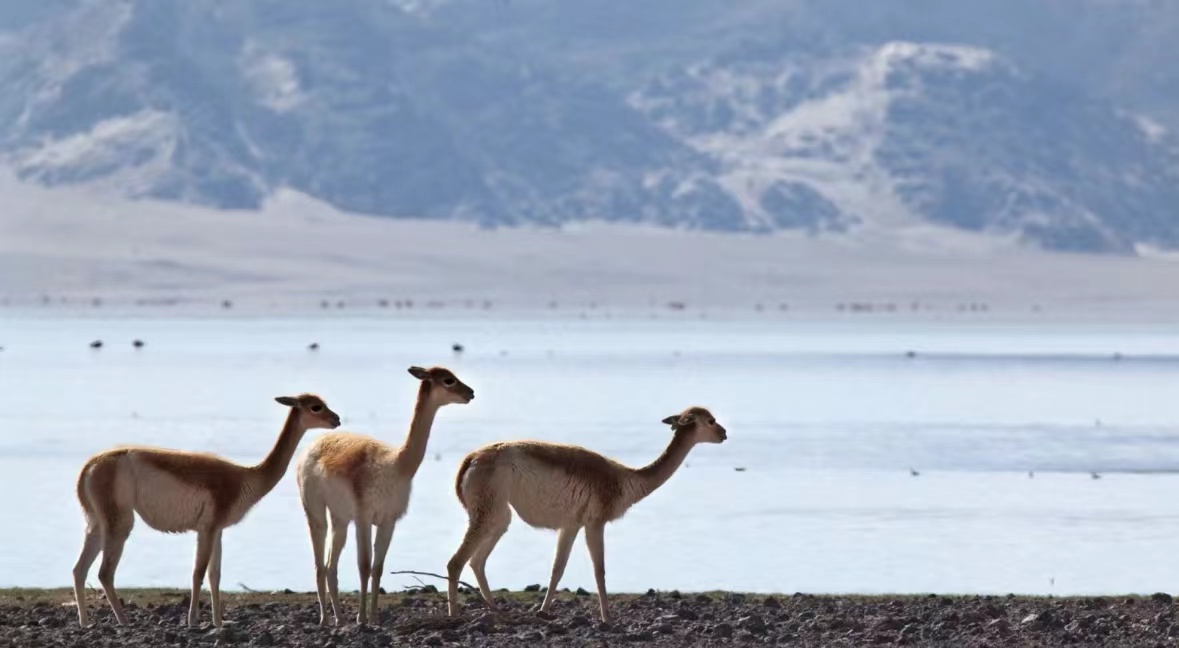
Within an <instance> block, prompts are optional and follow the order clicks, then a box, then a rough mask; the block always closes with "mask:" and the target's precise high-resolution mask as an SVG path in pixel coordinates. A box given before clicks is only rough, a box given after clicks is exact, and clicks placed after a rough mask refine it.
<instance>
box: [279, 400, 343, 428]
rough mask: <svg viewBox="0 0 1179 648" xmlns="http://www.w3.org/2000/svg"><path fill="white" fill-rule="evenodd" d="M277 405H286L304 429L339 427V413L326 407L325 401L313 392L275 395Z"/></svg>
mask: <svg viewBox="0 0 1179 648" xmlns="http://www.w3.org/2000/svg"><path fill="white" fill-rule="evenodd" d="M274 400H275V401H277V402H278V404H279V405H286V406H287V407H289V408H291V409H292V410H293V411H292V412H291V414H292V415H294V416H296V417H297V418H296V420H297V423H296V424H297V425H298V426H299V427H301V428H302V429H303V430H304V431H306V430H318V429H326V430H334V429H336V428H338V427H340V415H339V414H336V413H335V412H333V411H332V410H331V409H329V408H328V406H327V403H325V402H323V399H322V398H320V397H319V396H316V395H315V394H299V395H298V396H277V397H275V399H274Z"/></svg>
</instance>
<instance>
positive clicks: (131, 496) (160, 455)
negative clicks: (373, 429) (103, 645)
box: [74, 394, 340, 626]
mask: <svg viewBox="0 0 1179 648" xmlns="http://www.w3.org/2000/svg"><path fill="white" fill-rule="evenodd" d="M275 400H276V401H278V402H279V403H282V404H283V405H286V406H288V407H290V408H291V412H290V414H289V415H288V416H287V422H286V424H285V425H284V426H283V428H282V433H281V434H279V435H278V441H277V442H275V444H274V448H273V449H272V450H271V451H270V454H268V455H267V456H266V458H265V459H263V460H262V463H260V464H258V465H256V466H242V465H239V464H236V463H233V462H231V461H227V460H225V459H222V458H220V457H217V456H214V455H211V454H202V453H196V452H184V451H180V450H164V449H160V448H144V447H126V448H115V449H113V450H107V451H105V452H100V453H98V454H96V455H94V456H93V457H91V458H90V459H89V460H88V461H87V462H86V464H85V465H84V466H82V472H81V473H80V474H79V475H78V501H79V502H81V504H82V511H83V512H84V513H85V515H86V540H85V542H84V543H83V544H82V555H81V556H79V557H78V563H77V564H76V565H75V566H74V597H75V598H76V599H77V602H78V623H80V624H81V625H83V626H85V625H86V623H87V615H86V598H85V592H84V591H83V587H84V585H85V580H86V574H87V572H89V571H90V566H91V565H92V564H94V559H95V558H96V557H97V556H98V552H100V551H101V552H102V565H101V566H100V567H99V568H98V580H99V582H100V583H102V588H103V590H104V591H105V592H106V600H107V601H109V602H110V604H111V609H112V610H114V613H115V619H116V620H118V622H119V623H127V615H126V614H124V613H123V605H122V603H120V601H119V595H118V593H116V592H115V570H116V569H117V568H118V566H119V558H120V557H122V555H123V545H124V544H125V543H126V542H127V536H129V535H130V534H131V527H132V525H134V523H135V513H138V514H139V517H141V518H143V521H144V522H146V523H147V525H148V526H150V527H151V528H153V529H156V530H157V531H164V532H166V533H180V532H184V531H196V532H197V553H196V565H195V566H194V567H193V570H192V599H191V602H190V603H189V606H188V624H189V625H190V626H195V625H197V618H198V616H199V610H200V594H201V581H203V580H204V579H205V572H206V571H208V574H209V590H210V592H211V594H212V598H213V623H214V625H217V626H220V625H221V612H222V609H221V590H220V585H221V531H222V529H225V528H226V527H229V526H233V525H234V524H237V523H238V522H240V521H241V519H242V518H243V517H245V515H246V513H247V512H248V511H249V510H250V509H251V508H253V506H254V505H255V504H257V503H258V501H259V500H261V499H262V498H263V497H264V496H265V495H266V494H267V493H269V492H270V491H271V489H273V488H274V486H275V484H277V483H278V482H279V480H280V479H282V476H283V474H284V473H286V471H287V466H289V465H290V463H291V457H293V456H294V454H295V448H296V446H298V445H299V441H300V440H301V439H302V438H303V435H304V434H305V433H306V432H307V430H310V429H314V428H329V429H331V428H336V427H339V425H340V417H339V416H337V415H336V413H335V412H333V411H331V410H330V409H328V406H327V405H326V404H325V403H324V402H323V400H322V399H320V398H319V397H318V396H315V395H312V394H302V395H300V396H295V397H291V396H280V397H278V398H276V399H275Z"/></svg>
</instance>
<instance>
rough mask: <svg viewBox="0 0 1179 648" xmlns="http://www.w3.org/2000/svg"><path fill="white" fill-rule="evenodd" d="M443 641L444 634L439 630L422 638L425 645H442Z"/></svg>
mask: <svg viewBox="0 0 1179 648" xmlns="http://www.w3.org/2000/svg"><path fill="white" fill-rule="evenodd" d="M442 643H443V642H442V635H441V634H439V633H437V632H435V633H434V634H432V635H430V636H428V637H426V638H425V639H423V640H422V645H423V646H441V645H442Z"/></svg>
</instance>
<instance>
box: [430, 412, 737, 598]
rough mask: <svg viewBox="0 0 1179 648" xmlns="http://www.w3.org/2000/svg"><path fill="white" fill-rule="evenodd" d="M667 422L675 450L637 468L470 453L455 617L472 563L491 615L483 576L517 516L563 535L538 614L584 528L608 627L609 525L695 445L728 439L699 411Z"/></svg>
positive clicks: (537, 446) (533, 452) (525, 450)
mask: <svg viewBox="0 0 1179 648" xmlns="http://www.w3.org/2000/svg"><path fill="white" fill-rule="evenodd" d="M664 422H665V423H668V424H670V425H671V426H672V429H673V431H674V433H673V435H672V440H671V443H670V444H669V445H668V446H667V449H666V450H664V452H663V454H661V455H660V456H659V458H658V459H656V460H655V461H654V462H652V463H651V464H648V465H647V466H644V467H642V468H637V469H636V468H630V467H628V466H625V465H623V464H620V463H618V462H616V461H614V460H612V459H608V458H606V457H603V456H602V455H600V454H598V453H596V452H593V451H590V450H587V449H585V448H582V447H579V446H573V445H565V444H558V443H545V442H542V441H515V442H508V443H493V444H491V445H487V446H484V447H482V448H479V449H477V450H475V451H474V452H471V453H470V454H468V455H467V456H466V457H465V458H464V459H463V463H462V464H461V467H460V468H459V471H458V474H457V475H456V477H455V490H456V491H457V493H458V497H459V501H460V502H461V503H462V504H463V507H464V508H465V509H466V510H467V516H468V518H469V521H468V525H467V532H466V534H465V535H464V537H463V542H462V544H461V545H460V546H459V549H458V551H456V552H455V554H454V557H452V558H451V559H450V562H449V563H448V564H447V572H448V573H447V575H448V577H449V581H450V582H449V585H450V587H449V601H450V602H449V611H450V614H451V615H452V616H453V615H456V614H458V602H457V597H458V578H459V576H460V575H461V572H462V569H463V565H464V564H467V563H468V561H469V564H470V566H471V569H472V571H474V572H475V578H476V580H477V581H478V583H479V589H480V591H481V592H482V594H483V598H484V600H486V602H487V605H488V607H490V608H492V609H494V607H495V601H494V599H493V598H492V595H491V588H490V586H489V585H488V583H487V576H486V571H485V569H486V564H487V559H488V557H489V556H490V555H491V552H492V551H493V550H494V549H495V545H496V543H498V542H499V539H500V538H501V537H502V536H503V534H504V533H505V532H506V531H507V529H508V525H509V524H510V522H511V517H512V516H511V510H513V509H514V510H515V512H516V514H517V515H519V516H520V519H522V520H524V522H526V523H527V524H528V525H530V526H533V527H538V528H546V529H556V530H558V532H559V533H558V536H557V552H556V557H555V559H554V561H553V571H552V574H551V579H550V582H549V588H548V593H547V594H546V596H545V599H544V602H543V603H542V604H541V610H542V611H547V610H548V608H549V606H550V605H551V603H552V600H553V595H554V593H555V592H556V590H557V584H558V583H559V582H560V579H561V575H562V574H563V573H564V570H565V564H566V563H567V561H568V558H569V551H570V548H571V547H572V544H573V541H574V540H575V539H576V537H577V534H578V533H579V532H580V531H581V530H582V529H585V532H586V545H587V547H588V548H589V551H590V557H591V558H592V559H593V563H594V576H595V579H596V580H597V585H598V595H599V599H600V603H599V605H600V610H601V615H602V620H604V621H606V620H609V610H608V607H607V602H606V585H605V563H604V529H605V525H606V523H608V522H611V521H614V520H617V519H618V518H620V517H622V516H623V515H624V514H625V513H626V511H627V510H628V509H629V508H630V507H631V506H633V505H634V504H635V503H637V502H639V501H640V500H642V499H643V498H645V497H646V496H647V495H649V494H650V493H651V492H652V491H654V490H655V489H656V488H658V487H659V486H661V485H662V484H663V483H664V482H666V481H667V480H668V479H669V478H670V477H671V475H672V474H673V473H674V472H675V471H676V469H677V468H679V466H680V464H681V463H682V462H683V460H684V458H685V457H686V456H687V455H688V452H689V451H691V449H692V448H693V447H694V446H695V445H696V444H697V443H720V442H723V441H724V440H725V438H726V433H725V429H724V428H723V427H722V426H720V425H719V424H718V423H717V422H716V419H715V418H713V416H712V414H710V413H709V412H708V410H706V409H704V408H701V407H692V408H688V409H686V410H684V411H683V412H681V413H680V414H678V415H676V416H673V417H668V418H667V419H664Z"/></svg>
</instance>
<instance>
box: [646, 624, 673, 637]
mask: <svg viewBox="0 0 1179 648" xmlns="http://www.w3.org/2000/svg"><path fill="white" fill-rule="evenodd" d="M650 630H651V632H654V633H655V634H664V635H669V634H672V633H674V632H675V628H673V627H672V626H671V624H670V623H667V622H664V623H656V624H655V625H653V626H651V628H650Z"/></svg>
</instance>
